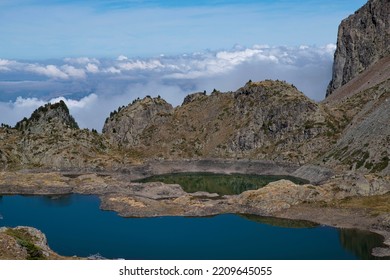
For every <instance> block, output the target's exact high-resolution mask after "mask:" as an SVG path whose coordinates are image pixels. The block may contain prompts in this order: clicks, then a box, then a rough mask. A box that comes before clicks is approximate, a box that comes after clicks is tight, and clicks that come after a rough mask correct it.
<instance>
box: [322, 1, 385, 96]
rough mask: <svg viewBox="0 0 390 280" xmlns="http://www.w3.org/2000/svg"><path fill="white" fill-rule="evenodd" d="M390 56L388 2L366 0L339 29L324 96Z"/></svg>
mask: <svg viewBox="0 0 390 280" xmlns="http://www.w3.org/2000/svg"><path fill="white" fill-rule="evenodd" d="M389 55H390V1H389V0H369V1H368V3H367V4H365V5H364V6H363V7H362V8H360V9H359V10H358V11H356V12H355V14H353V15H351V16H349V17H348V18H347V19H345V20H343V21H342V23H341V24H340V26H339V31H338V37H337V49H336V52H335V56H334V64H333V76H332V80H331V82H330V84H329V86H328V89H327V93H326V95H327V96H328V95H330V94H332V93H333V91H334V90H336V89H338V88H340V87H341V86H343V85H345V84H346V83H347V82H349V81H350V80H352V79H353V78H354V77H355V76H357V74H359V73H361V72H362V71H364V70H366V69H367V68H368V67H369V66H371V65H373V64H374V63H375V62H377V61H378V60H380V59H381V58H383V57H386V56H389Z"/></svg>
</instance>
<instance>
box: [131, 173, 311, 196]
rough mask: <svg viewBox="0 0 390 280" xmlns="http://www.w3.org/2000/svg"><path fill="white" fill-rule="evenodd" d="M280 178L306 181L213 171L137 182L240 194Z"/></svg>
mask: <svg viewBox="0 0 390 280" xmlns="http://www.w3.org/2000/svg"><path fill="white" fill-rule="evenodd" d="M281 179H287V180H290V181H292V182H294V183H296V184H306V183H308V181H306V180H304V179H300V178H296V177H292V176H279V175H243V174H231V175H227V174H214V173H171V174H163V175H156V176H152V177H148V178H145V179H141V180H138V181H137V182H141V183H146V182H163V183H166V184H179V185H180V186H182V188H183V189H184V190H185V191H186V192H189V193H193V192H197V191H205V192H209V193H218V194H219V195H232V194H240V193H242V192H244V191H247V190H256V189H259V188H261V187H264V186H265V185H267V184H268V183H270V182H274V181H278V180H281Z"/></svg>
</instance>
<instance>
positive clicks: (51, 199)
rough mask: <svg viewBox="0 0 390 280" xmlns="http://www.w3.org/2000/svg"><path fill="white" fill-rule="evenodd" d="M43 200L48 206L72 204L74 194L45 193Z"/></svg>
mask: <svg viewBox="0 0 390 280" xmlns="http://www.w3.org/2000/svg"><path fill="white" fill-rule="evenodd" d="M42 201H43V203H44V204H46V205H47V206H52V205H53V206H68V205H71V204H72V202H73V201H72V195H45V196H42Z"/></svg>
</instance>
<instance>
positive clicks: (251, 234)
mask: <svg viewBox="0 0 390 280" xmlns="http://www.w3.org/2000/svg"><path fill="white" fill-rule="evenodd" d="M99 203H100V201H99V198H98V197H96V196H82V195H69V196H61V197H45V196H2V197H1V196H0V215H1V217H2V219H0V226H10V227H14V226H18V225H25V226H33V227H36V228H38V229H40V230H42V231H43V232H44V233H45V234H46V236H47V238H48V242H49V245H50V247H51V248H52V249H53V250H55V251H56V252H58V253H59V254H62V255H68V256H72V255H78V256H83V257H87V256H89V255H92V254H96V253H99V254H100V255H102V256H104V257H106V258H124V259H185V260H191V259H360V258H363V259H365V258H370V251H371V248H372V247H375V246H378V245H380V244H381V241H382V239H381V238H380V236H378V235H375V234H369V233H366V232H360V231H356V230H353V231H343V230H339V229H335V228H331V227H323V226H316V225H314V224H311V223H307V222H296V221H295V222H294V221H287V220H280V219H270V218H262V217H257V216H239V215H230V214H229V215H219V216H214V217H207V218H185V217H159V218H122V217H119V216H118V215H117V214H116V213H114V212H109V211H102V210H100V209H99Z"/></svg>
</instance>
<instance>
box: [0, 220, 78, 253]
mask: <svg viewBox="0 0 390 280" xmlns="http://www.w3.org/2000/svg"><path fill="white" fill-rule="evenodd" d="M0 241H1V242H0V259H2V260H45V259H57V260H58V259H77V258H75V257H73V258H66V257H62V256H59V255H58V254H56V253H55V252H53V251H52V250H51V249H50V248H49V246H48V245H47V239H46V236H45V235H44V234H43V233H42V232H41V231H40V230H38V229H35V228H32V227H24V226H18V227H15V228H7V227H0Z"/></svg>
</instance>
